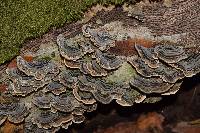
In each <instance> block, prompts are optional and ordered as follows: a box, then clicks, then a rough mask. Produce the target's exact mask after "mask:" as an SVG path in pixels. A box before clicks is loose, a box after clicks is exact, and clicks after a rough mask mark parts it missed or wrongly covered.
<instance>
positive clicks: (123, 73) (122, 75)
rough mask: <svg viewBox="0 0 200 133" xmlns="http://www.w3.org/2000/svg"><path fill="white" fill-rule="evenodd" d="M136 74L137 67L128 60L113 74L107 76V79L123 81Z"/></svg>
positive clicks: (109, 80)
mask: <svg viewBox="0 0 200 133" xmlns="http://www.w3.org/2000/svg"><path fill="white" fill-rule="evenodd" d="M135 74H136V71H135V69H134V68H133V67H132V66H131V65H130V64H129V63H127V62H124V63H123V64H122V66H121V67H120V68H119V69H117V70H116V71H114V72H113V74H111V75H109V76H108V77H106V81H107V82H110V83H122V82H127V81H129V80H130V79H131V78H133V77H134V75H135Z"/></svg>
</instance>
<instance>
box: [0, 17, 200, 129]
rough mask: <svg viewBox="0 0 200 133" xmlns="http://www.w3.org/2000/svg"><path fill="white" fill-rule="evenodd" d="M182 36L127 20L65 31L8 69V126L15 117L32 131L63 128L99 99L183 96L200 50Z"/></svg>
mask: <svg viewBox="0 0 200 133" xmlns="http://www.w3.org/2000/svg"><path fill="white" fill-rule="evenodd" d="M184 35H185V34H184ZM182 37H183V38H184V36H182V34H181V35H179V34H175V35H169V36H166V35H165V36H154V35H153V34H152V30H151V29H150V28H148V27H147V26H137V27H131V26H125V25H124V24H123V22H121V21H113V22H110V23H107V24H105V25H101V26H100V25H92V24H85V25H83V26H82V30H81V32H79V33H77V34H75V35H73V36H70V37H69V36H67V35H65V34H64V33H63V34H60V35H58V36H57V44H56V46H53V47H51V46H49V47H48V48H47V49H45V50H41V49H40V50H39V51H38V52H37V53H36V54H31V56H30V57H31V58H30V57H29V58H27V56H18V57H17V59H16V60H15V61H14V65H13V64H12V65H9V66H8V68H7V69H6V73H7V75H8V77H9V86H8V90H7V91H6V92H5V93H2V95H1V97H0V100H1V102H0V124H3V123H4V121H5V120H6V119H7V120H9V121H10V122H13V123H21V122H24V125H25V126H24V127H25V132H34V133H39V132H56V131H58V130H59V129H60V128H65V129H67V128H68V127H69V126H70V125H71V124H73V123H81V122H83V121H84V119H85V117H84V113H85V112H91V113H92V111H94V110H96V109H97V105H98V104H99V103H101V104H109V103H110V102H111V101H115V102H116V103H117V104H119V105H121V106H134V104H137V103H155V102H158V101H160V100H161V99H162V97H163V96H164V95H172V94H175V93H176V92H177V91H178V90H179V89H180V86H181V84H182V79H183V78H185V77H192V76H193V75H196V74H197V73H199V72H200V54H199V52H198V51H194V50H191V49H190V48H188V44H185V45H183V44H181V43H179V42H180V40H181V39H182ZM44 51H45V52H44ZM52 53H53V54H52ZM47 55H48V56H47ZM49 55H50V56H49ZM51 55H53V56H51ZM12 63H13V62H12Z"/></svg>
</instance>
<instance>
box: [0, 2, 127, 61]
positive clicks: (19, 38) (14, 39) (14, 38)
mask: <svg viewBox="0 0 200 133" xmlns="http://www.w3.org/2000/svg"><path fill="white" fill-rule="evenodd" d="M123 1H124V0H37V1H36V0H1V2H0V16H1V19H0V64H2V63H4V62H5V61H9V60H10V59H12V58H13V57H15V56H16V55H17V54H19V50H20V48H21V47H22V43H24V41H25V40H27V39H29V38H35V37H39V36H41V35H42V34H44V33H45V32H47V31H48V30H49V29H50V28H51V27H60V26H62V25H63V24H64V23H66V22H68V23H69V22H73V21H77V20H79V19H81V17H82V16H83V11H86V9H87V8H89V7H91V6H92V5H94V4H97V3H100V4H122V3H123Z"/></svg>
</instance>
